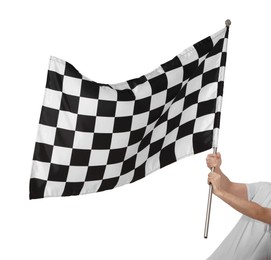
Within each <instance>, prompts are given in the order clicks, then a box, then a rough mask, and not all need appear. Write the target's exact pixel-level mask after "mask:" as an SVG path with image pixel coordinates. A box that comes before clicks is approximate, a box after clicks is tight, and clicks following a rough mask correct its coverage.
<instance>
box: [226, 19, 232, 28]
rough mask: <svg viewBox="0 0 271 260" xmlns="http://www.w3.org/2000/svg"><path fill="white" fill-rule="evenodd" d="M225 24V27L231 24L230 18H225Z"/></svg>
mask: <svg viewBox="0 0 271 260" xmlns="http://www.w3.org/2000/svg"><path fill="white" fill-rule="evenodd" d="M225 24H226V26H227V27H230V25H231V20H230V19H227V20H226V21H225Z"/></svg>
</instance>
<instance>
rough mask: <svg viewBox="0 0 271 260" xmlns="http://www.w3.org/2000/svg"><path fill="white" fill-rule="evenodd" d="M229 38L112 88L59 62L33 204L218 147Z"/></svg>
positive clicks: (44, 113)
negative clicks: (39, 200)
mask: <svg viewBox="0 0 271 260" xmlns="http://www.w3.org/2000/svg"><path fill="white" fill-rule="evenodd" d="M227 38H228V28H225V29H223V30H221V31H219V32H218V33H216V34H214V35H212V36H210V37H207V38H205V39H204V40H202V41H200V42H198V43H196V44H194V45H193V46H191V47H190V48H188V49H186V50H185V51H183V52H182V53H181V54H179V55H177V56H176V57H175V58H174V59H172V60H170V61H168V62H166V63H164V64H162V65H161V66H159V67H158V68H157V69H155V70H154V71H153V72H151V73H149V74H147V75H144V76H142V77H140V78H136V79H133V80H129V81H126V82H123V83H119V84H110V85H109V84H100V83H96V82H94V81H91V80H89V79H87V78H86V77H85V76H83V75H81V74H80V73H79V72H78V71H77V70H76V69H75V68H74V67H73V66H72V65H71V64H70V63H68V62H65V61H63V60H61V59H58V58H55V57H51V59H50V64H49V71H48V78H47V83H46V89H45V97H44V102H43V106H42V110H41V116H40V121H39V129H38V135H37V141H36V144H35V151H34V157H33V167H32V174H31V180H30V199H36V198H43V197H52V196H69V195H79V194H86V193H92V192H99V191H103V190H108V189H112V188H115V187H118V186H121V185H123V184H127V183H131V182H134V181H137V180H139V179H141V178H143V177H145V176H146V175H148V174H149V173H151V172H153V171H154V170H157V169H159V168H162V167H164V166H166V165H168V164H170V163H173V162H175V161H176V160H178V159H180V158H182V157H185V156H187V155H190V154H196V153H199V152H202V151H205V150H207V149H210V148H211V147H212V146H216V142H217V132H218V128H219V121H220V109H221V101H222V91H223V80H224V70H225V63H226V48H227Z"/></svg>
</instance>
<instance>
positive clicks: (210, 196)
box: [204, 147, 217, 238]
mask: <svg viewBox="0 0 271 260" xmlns="http://www.w3.org/2000/svg"><path fill="white" fill-rule="evenodd" d="M216 153H217V147H214V148H213V154H216ZM214 170H215V168H214V167H212V168H211V172H214ZM212 195H213V186H212V184H209V195H208V202H207V210H206V218H205V227H204V238H207V237H208V230H209V222H210V213H211V205H212Z"/></svg>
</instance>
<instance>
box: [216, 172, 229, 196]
mask: <svg viewBox="0 0 271 260" xmlns="http://www.w3.org/2000/svg"><path fill="white" fill-rule="evenodd" d="M215 172H216V173H218V174H219V175H220V176H221V184H222V187H221V188H222V189H223V190H225V191H228V192H230V188H231V184H232V182H231V181H230V180H229V178H228V177H227V176H226V175H225V174H224V173H223V172H222V171H221V169H220V167H216V168H215Z"/></svg>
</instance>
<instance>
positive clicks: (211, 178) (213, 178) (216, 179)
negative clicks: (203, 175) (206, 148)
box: [208, 172, 222, 196]
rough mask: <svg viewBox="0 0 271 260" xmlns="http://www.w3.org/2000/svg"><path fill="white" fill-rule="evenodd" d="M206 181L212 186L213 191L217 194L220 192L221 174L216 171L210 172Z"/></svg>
mask: <svg viewBox="0 0 271 260" xmlns="http://www.w3.org/2000/svg"><path fill="white" fill-rule="evenodd" d="M208 183H209V184H212V186H213V193H214V194H215V195H217V196H219V195H220V194H221V192H222V188H221V186H222V185H221V175H220V174H218V173H216V172H210V173H209V174H208Z"/></svg>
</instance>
